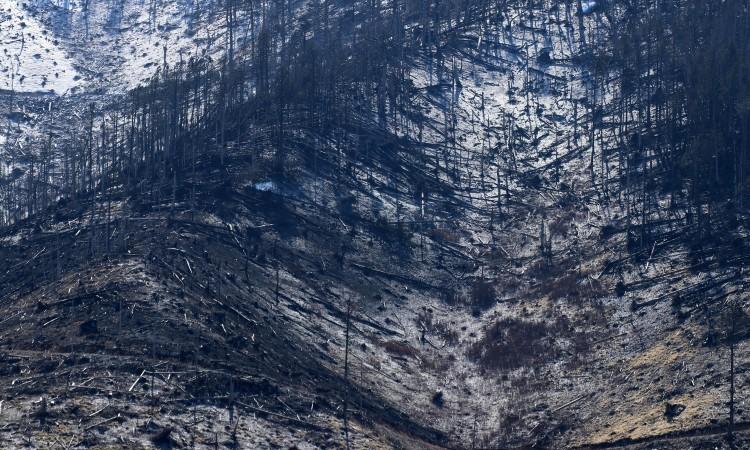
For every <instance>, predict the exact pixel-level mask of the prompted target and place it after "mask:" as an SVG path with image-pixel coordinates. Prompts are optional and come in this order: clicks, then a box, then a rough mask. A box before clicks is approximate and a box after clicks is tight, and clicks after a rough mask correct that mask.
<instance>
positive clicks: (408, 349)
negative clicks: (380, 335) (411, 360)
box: [381, 340, 419, 357]
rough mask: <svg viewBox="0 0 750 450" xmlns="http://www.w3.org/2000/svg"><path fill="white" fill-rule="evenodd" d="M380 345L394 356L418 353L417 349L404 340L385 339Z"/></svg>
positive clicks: (411, 355) (415, 354) (407, 355)
mask: <svg viewBox="0 0 750 450" xmlns="http://www.w3.org/2000/svg"><path fill="white" fill-rule="evenodd" d="M381 345H382V346H383V348H384V349H385V351H387V352H388V353H390V354H392V355H396V356H404V357H414V356H417V355H418V354H419V352H418V351H417V349H415V348H414V347H412V346H411V345H409V344H407V343H406V342H399V341H394V340H392V341H385V342H383V343H382V344H381Z"/></svg>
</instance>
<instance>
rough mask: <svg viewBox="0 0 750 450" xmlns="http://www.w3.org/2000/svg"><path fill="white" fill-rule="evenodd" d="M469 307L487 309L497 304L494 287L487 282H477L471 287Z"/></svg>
mask: <svg viewBox="0 0 750 450" xmlns="http://www.w3.org/2000/svg"><path fill="white" fill-rule="evenodd" d="M469 300H470V305H471V306H473V307H476V308H480V309H487V308H489V307H491V306H492V305H494V304H495V303H497V296H496V293H495V286H493V285H492V283H490V282H489V281H485V280H477V281H475V282H474V283H473V284H472V285H471V296H470V299H469Z"/></svg>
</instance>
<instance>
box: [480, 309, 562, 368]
mask: <svg viewBox="0 0 750 450" xmlns="http://www.w3.org/2000/svg"><path fill="white" fill-rule="evenodd" d="M568 329H569V326H568V325H567V321H566V320H565V319H563V318H558V319H557V320H556V321H555V322H552V323H550V324H547V323H544V322H530V321H523V320H519V319H503V320H499V321H497V322H495V323H494V324H493V325H491V326H490V327H489V328H487V330H485V332H484V336H483V337H482V338H481V339H480V340H479V341H477V342H475V343H474V344H472V345H471V347H469V350H468V356H469V358H470V359H471V360H473V361H474V362H476V363H478V364H479V365H480V366H482V367H484V368H486V369H490V370H512V369H516V368H519V367H523V366H527V365H531V364H539V363H543V362H545V361H547V360H550V359H552V358H554V357H555V356H556V355H557V352H558V350H557V348H556V347H555V345H554V343H553V340H552V339H550V337H553V336H559V335H561V334H563V333H565V332H567V331H568Z"/></svg>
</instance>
